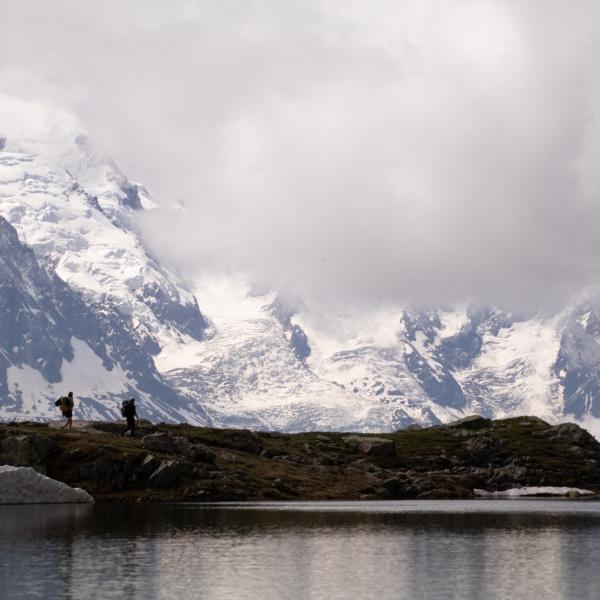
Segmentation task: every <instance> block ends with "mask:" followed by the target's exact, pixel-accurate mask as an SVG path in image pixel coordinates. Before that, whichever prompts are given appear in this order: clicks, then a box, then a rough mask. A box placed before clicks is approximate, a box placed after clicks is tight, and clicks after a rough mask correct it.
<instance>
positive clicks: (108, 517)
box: [0, 501, 600, 600]
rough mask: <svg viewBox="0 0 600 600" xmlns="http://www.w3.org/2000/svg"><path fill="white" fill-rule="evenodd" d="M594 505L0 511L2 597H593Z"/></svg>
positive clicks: (598, 515) (597, 546)
mask: <svg viewBox="0 0 600 600" xmlns="http://www.w3.org/2000/svg"><path fill="white" fill-rule="evenodd" d="M599 533H600V505H599V504H598V503H577V502H563V503H558V502H556V503H552V502H541V501H536V502H502V501H482V502H463V503H460V502H458V503H450V502H428V503H397V502H396V503H377V504H368V503H361V504H349V505H346V504H340V505H335V504H319V503H315V504H302V505H290V504H285V505H271V506H268V505H256V506H252V505H250V506H249V505H238V506H235V505H233V506H222V505H217V506H198V505H174V506H128V505H98V506H65V505H63V506H31V507H0V536H1V537H0V581H1V582H2V586H0V596H1V597H2V598H20V597H22V598H73V599H75V598H123V597H130V598H169V599H171V598H173V597H177V599H178V600H185V599H186V598H200V597H202V598H210V599H217V598H219V599H220V598H228V599H232V598H235V599H237V598H264V599H266V600H269V599H272V598H285V599H293V598H324V599H328V600H330V599H331V600H333V599H336V598H344V599H347V598H361V599H365V598H395V599H404V598H407V599H408V598H411V599H418V598H427V599H436V598H444V599H449V598H457V599H458V598H460V599H479V598H486V599H487V598H502V599H510V598H534V597H537V596H539V597H540V598H548V599H551V600H553V599H558V598H575V599H577V598H599V597H600V581H599V579H598V577H597V576H596V572H595V562H594V557H595V556H596V555H597V554H598V551H599V550H600V536H599V535H598V534H599Z"/></svg>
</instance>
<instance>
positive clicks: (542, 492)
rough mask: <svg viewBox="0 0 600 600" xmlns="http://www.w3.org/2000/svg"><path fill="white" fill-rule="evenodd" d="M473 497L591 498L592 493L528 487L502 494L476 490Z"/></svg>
mask: <svg viewBox="0 0 600 600" xmlns="http://www.w3.org/2000/svg"><path fill="white" fill-rule="evenodd" d="M475 495H476V496H478V497H480V498H518V497H521V496H568V495H577V496H593V495H594V492H592V491H591V490H583V489H580V488H572V487H555V486H537V487H536V486H530V487H522V488H511V489H510V490H504V491H502V492H488V491H487V490H479V489H476V490H475Z"/></svg>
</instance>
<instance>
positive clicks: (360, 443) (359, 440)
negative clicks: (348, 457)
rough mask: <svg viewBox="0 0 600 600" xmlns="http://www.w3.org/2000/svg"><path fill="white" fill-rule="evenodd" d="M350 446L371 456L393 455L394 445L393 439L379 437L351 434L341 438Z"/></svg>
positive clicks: (394, 453)
mask: <svg viewBox="0 0 600 600" xmlns="http://www.w3.org/2000/svg"><path fill="white" fill-rule="evenodd" d="M343 440H344V442H346V444H348V445H349V446H350V447H351V448H354V449H355V450H358V451H359V452H363V453H364V454H369V455H371V456H395V455H396V445H395V444H394V440H389V439H387V438H380V437H361V436H358V435H351V436H347V437H345V438H343Z"/></svg>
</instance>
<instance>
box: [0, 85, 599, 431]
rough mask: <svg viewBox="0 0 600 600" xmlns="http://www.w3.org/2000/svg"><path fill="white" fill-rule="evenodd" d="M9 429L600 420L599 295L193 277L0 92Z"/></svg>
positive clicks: (103, 172)
mask: <svg viewBox="0 0 600 600" xmlns="http://www.w3.org/2000/svg"><path fill="white" fill-rule="evenodd" d="M0 108H1V109H2V114H3V116H4V117H5V119H4V120H3V122H2V124H1V125H0V127H1V129H0V140H1V143H0V250H1V253H0V418H1V419H3V420H10V419H48V418H50V417H52V416H55V415H56V410H55V408H54V406H53V404H52V400H53V399H55V398H56V397H57V396H58V395H60V394H63V393H65V392H66V391H68V390H71V389H72V390H73V391H74V392H75V396H76V399H77V406H76V417H77V416H78V417H80V418H85V419H109V418H114V417H116V416H118V408H119V404H120V400H122V399H123V398H125V397H128V396H130V395H133V396H135V397H137V398H139V402H140V409H139V410H140V413H141V415H142V416H145V417H147V418H151V419H153V420H162V421H167V422H179V421H186V422H190V423H194V424H198V425H213V426H223V427H229V426H235V427H248V428H254V429H279V430H282V431H300V430H308V429H313V430H314V429H319V430H331V429H338V430H340V429H343V430H348V431H377V430H379V431H384V430H394V429H398V428H402V427H407V426H410V425H432V424H437V423H442V422H447V421H450V420H454V419H458V418H461V417H462V416H465V415H468V414H473V413H478V414H481V415H483V416H485V417H492V418H498V417H507V416H514V415H521V414H535V415H537V416H539V417H541V418H543V419H546V420H548V421H551V422H556V421H559V420H562V419H564V418H565V417H566V415H571V416H572V417H574V418H578V419H582V418H593V417H600V404H599V403H596V402H595V400H596V398H597V397H600V292H599V290H598V289H588V290H582V291H581V292H580V293H579V294H578V295H576V296H575V297H574V299H573V300H572V301H571V302H570V303H568V304H567V305H565V306H561V307H558V308H557V309H554V310H552V311H549V310H543V311H542V310H540V311H532V310H529V311H521V312H518V311H517V312H515V311H508V310H506V309H502V308H500V307H498V306H489V305H480V304H476V303H468V304H465V305H464V306H454V307H439V306H432V307H422V306H421V307H409V306H402V305H395V304H393V303H387V304H381V305H379V306H371V307H364V306H363V307H361V308H360V309H359V308H357V307H352V306H345V307H344V306H333V305H325V304H323V303H322V302H320V301H317V300H316V299H313V298H310V297H300V295H299V294H295V293H292V292H290V290H289V289H286V290H284V289H275V288H274V289H270V290H264V289H262V290H259V289H258V288H257V286H256V285H255V284H254V282H253V281H252V280H251V279H250V278H249V277H248V276H247V275H246V274H244V273H241V272H237V271H234V270H228V269H220V270H219V269H215V268H212V269H208V268H205V269H203V270H200V271H199V272H198V273H197V275H196V276H195V277H194V278H193V279H184V278H183V277H182V276H181V275H180V274H178V273H176V272H175V271H174V270H173V269H172V268H169V267H167V266H166V265H164V264H162V263H161V260H160V257H158V256H156V254H155V253H154V252H153V251H152V249H151V247H150V246H149V244H148V243H147V240H146V239H145V237H144V230H143V228H142V226H141V225H140V215H142V214H144V213H145V212H146V211H153V210H160V208H159V207H160V202H159V201H157V200H156V199H154V198H152V197H151V194H150V193H149V192H148V190H146V189H145V188H144V187H143V186H142V185H141V184H139V183H134V182H132V181H130V180H129V179H128V178H127V177H126V175H125V174H124V173H123V172H122V171H121V170H120V169H119V168H118V166H117V165H116V164H115V162H114V161H113V160H112V159H111V158H110V156H109V155H108V154H106V153H105V152H104V151H103V150H102V149H101V148H99V147H98V146H97V145H95V144H94V142H93V141H92V140H91V139H90V137H89V135H88V134H87V133H86V131H85V128H84V127H83V126H82V124H81V123H80V121H79V120H78V119H77V118H76V117H74V116H73V115H71V114H69V113H66V112H63V111H57V110H55V109H50V108H48V107H46V106H43V105H40V104H37V103H31V102H24V101H22V100H18V99H15V98H12V97H10V96H5V95H0Z"/></svg>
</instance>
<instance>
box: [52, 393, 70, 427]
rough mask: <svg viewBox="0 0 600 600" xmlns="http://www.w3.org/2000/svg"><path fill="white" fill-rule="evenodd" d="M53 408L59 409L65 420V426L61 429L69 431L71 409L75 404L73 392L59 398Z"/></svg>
mask: <svg viewBox="0 0 600 600" xmlns="http://www.w3.org/2000/svg"><path fill="white" fill-rule="evenodd" d="M54 406H58V407H60V412H61V413H62V415H63V417H65V419H67V421H66V422H65V424H64V425H63V426H62V427H61V429H64V428H65V427H66V428H68V429H71V428H72V427H73V408H74V406H75V403H74V402H73V392H69V393H68V394H67V395H66V396H61V397H60V398H59V399H58V400H57V401H56V402H55V403H54Z"/></svg>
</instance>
